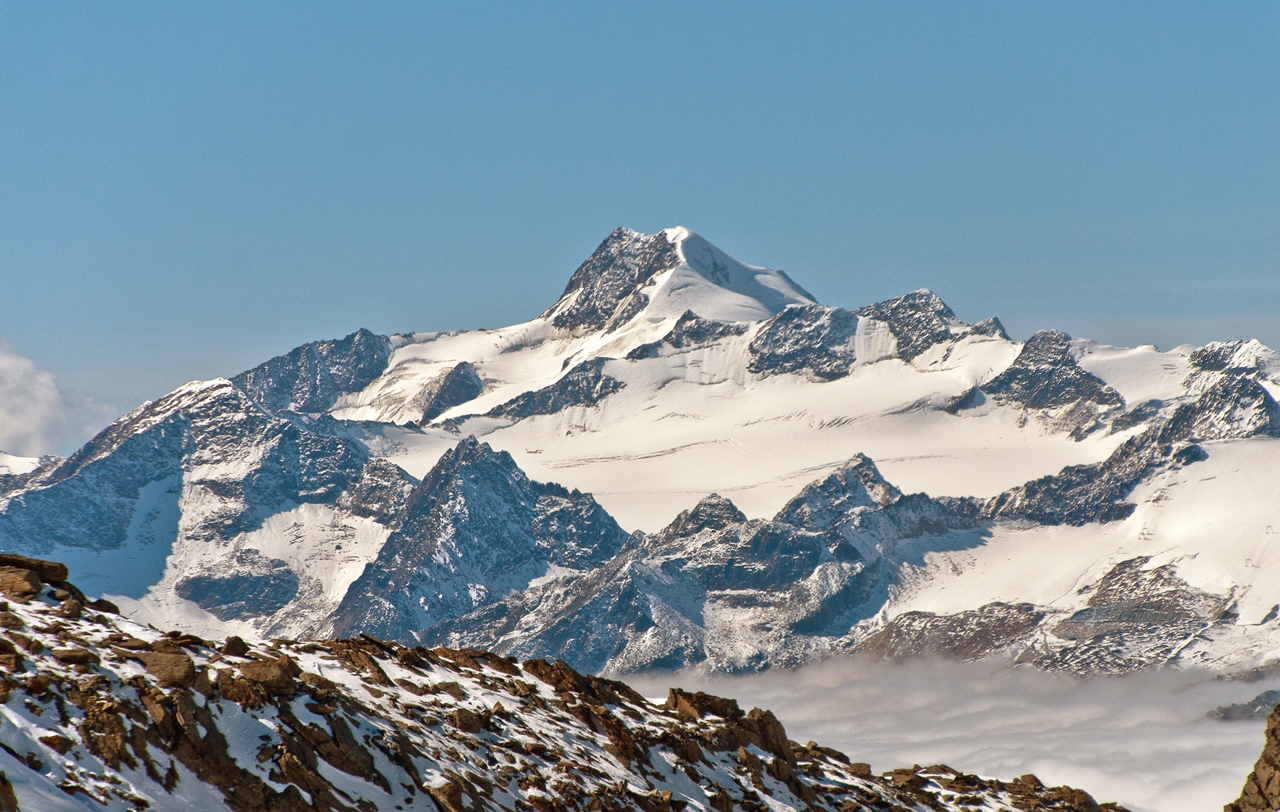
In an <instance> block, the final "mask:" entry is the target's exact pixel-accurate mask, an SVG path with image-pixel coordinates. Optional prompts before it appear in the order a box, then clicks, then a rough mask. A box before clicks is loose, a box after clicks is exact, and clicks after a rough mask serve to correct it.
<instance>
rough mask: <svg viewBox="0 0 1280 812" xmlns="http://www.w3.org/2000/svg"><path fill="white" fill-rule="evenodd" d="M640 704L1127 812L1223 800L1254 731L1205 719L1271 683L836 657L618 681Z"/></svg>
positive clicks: (889, 763) (1230, 795) (1235, 782)
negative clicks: (1045, 787) (1076, 791)
mask: <svg viewBox="0 0 1280 812" xmlns="http://www.w3.org/2000/svg"><path fill="white" fill-rule="evenodd" d="M628 681H629V682H630V683H631V684H633V685H635V686H636V688H637V690H640V691H641V692H642V693H644V694H645V695H646V696H655V697H657V696H662V697H664V696H665V695H666V688H667V686H669V685H673V684H674V685H680V686H681V687H684V688H686V689H688V690H704V691H708V692H710V693H714V694H719V695H721V696H731V697H735V698H737V699H738V701H739V703H740V704H741V705H742V706H743V709H744V710H746V709H748V708H750V707H752V706H758V707H761V708H769V709H771V710H772V711H773V712H774V713H775V714H776V715H777V716H778V718H779V719H780V720H782V722H783V724H784V726H785V727H786V729H787V734H788V735H789V736H790V737H791V738H792V739H795V740H797V741H807V740H810V739H812V740H815V741H817V742H819V743H821V744H825V745H827V746H831V747H835V748H836V749H838V750H841V751H843V752H845V753H847V754H848V755H849V756H850V757H852V758H854V759H855V760H858V761H867V762H870V763H871V765H872V767H873V768H874V769H876V770H877V771H883V770H888V769H892V768H894V767H900V766H907V765H911V764H921V765H926V766H927V765H931V764H939V763H942V764H947V765H949V766H951V767H954V768H956V769H960V770H966V771H968V772H973V773H978V774H981V775H985V776H988V777H994V778H1002V779H1005V780H1008V779H1010V778H1014V777H1016V776H1019V775H1022V774H1024V773H1035V774H1036V775H1037V776H1038V777H1039V778H1040V779H1041V780H1042V781H1044V782H1045V783H1046V784H1053V785H1057V784H1069V785H1071V786H1075V787H1079V788H1081V789H1084V790H1086V791H1088V792H1089V793H1090V794H1092V795H1093V796H1094V798H1096V799H1097V800H1098V801H1116V802H1119V803H1121V804H1123V805H1125V806H1126V807H1128V808H1130V809H1133V810H1135V812H1155V810H1160V812H1203V810H1208V809H1221V808H1222V806H1223V804H1226V803H1227V802H1229V801H1232V800H1235V798H1236V797H1238V796H1239V794H1240V788H1241V787H1242V786H1243V785H1244V780H1245V777H1246V776H1247V775H1248V774H1249V771H1250V770H1252V769H1253V763H1254V761H1256V760H1257V758H1258V755H1259V753H1261V752H1262V744H1263V727H1264V725H1263V723H1262V722H1261V721H1255V722H1219V721H1213V720H1209V719H1206V718H1205V716H1204V714H1205V713H1206V711H1208V710H1210V709H1212V708H1214V707H1217V706H1219V705H1223V704H1229V703H1232V702H1241V701H1246V700H1248V699H1252V698H1253V697H1254V696H1256V695H1258V694H1259V693H1261V692H1262V691H1264V690H1267V689H1268V688H1274V687H1277V684H1276V683H1274V682H1271V683H1269V682H1260V683H1254V684H1246V683H1239V682H1221V681H1215V680H1213V679H1211V678H1210V677H1208V676H1206V675H1205V674H1203V673H1198V672H1186V671H1183V672H1174V671H1165V672H1154V673H1145V674H1138V675H1135V676H1130V677H1124V678H1093V679H1087V680H1082V679H1074V678H1070V677H1060V676H1054V675H1051V674H1046V673H1043V672H1040V671H1035V670H1032V669H1016V670H1014V669H1009V668H1007V667H1005V666H1004V665H1003V664H1000V663H979V664H965V663H956V662H949V661H948V662H937V661H914V662H908V663H903V664H890V663H885V662H881V661H869V660H864V659H838V660H831V661H828V662H825V663H820V664H817V665H813V666H808V667H806V668H802V669H798V670H796V671H779V672H771V673H767V674H761V675H753V676H747V677H733V678H712V679H708V678H706V677H703V676H696V675H690V674H674V675H670V674H668V675H666V676H658V675H654V676H648V677H643V678H639V679H637V678H635V677H630V678H628Z"/></svg>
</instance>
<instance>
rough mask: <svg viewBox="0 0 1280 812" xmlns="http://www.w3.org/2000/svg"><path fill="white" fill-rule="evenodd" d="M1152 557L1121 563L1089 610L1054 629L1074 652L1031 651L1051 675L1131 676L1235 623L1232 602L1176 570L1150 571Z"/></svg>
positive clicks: (1098, 588)
mask: <svg viewBox="0 0 1280 812" xmlns="http://www.w3.org/2000/svg"><path fill="white" fill-rule="evenodd" d="M1148 561H1149V559H1148V558H1146V557H1137V558H1132V559H1129V560H1126V561H1122V562H1120V563H1118V564H1116V565H1115V566H1114V567H1112V569H1111V570H1110V571H1108V572H1107V574H1106V575H1105V576H1103V578H1102V579H1101V580H1100V581H1099V582H1098V583H1097V584H1096V585H1095V586H1094V593H1093V595H1091V596H1090V598H1089V601H1088V603H1087V604H1086V606H1085V608H1084V609H1081V610H1080V611H1078V612H1075V613H1074V614H1072V615H1071V616H1070V617H1068V618H1066V619H1065V620H1063V621H1061V622H1059V623H1057V624H1056V625H1055V626H1053V627H1052V629H1051V631H1052V633H1053V634H1054V635H1055V636H1057V637H1059V638H1062V639H1064V640H1070V641H1072V645H1069V646H1065V647H1062V648H1053V649H1051V650H1049V651H1041V652H1036V651H1032V652H1027V653H1025V654H1024V655H1022V656H1021V659H1022V660H1023V661H1026V662H1031V663H1034V664H1035V665H1036V666H1037V667H1039V668H1043V669H1046V670H1050V671H1068V672H1071V673H1075V674H1082V675H1084V674H1124V673H1128V672H1132V671H1137V670H1140V669H1143V668H1147V667H1150V666H1151V665H1152V664H1159V665H1165V664H1169V663H1170V662H1172V661H1173V659H1174V658H1175V657H1177V655H1178V650H1179V648H1180V647H1181V646H1182V644H1183V643H1184V642H1185V641H1186V640H1187V639H1189V638H1191V637H1193V636H1195V635H1197V634H1202V633H1207V632H1208V631H1209V630H1210V629H1211V628H1212V627H1213V626H1215V625H1218V624H1224V623H1232V622H1234V621H1235V615H1234V613H1233V610H1232V604H1231V601H1230V599H1229V598H1224V597H1223V596H1219V595H1212V594H1209V593H1207V592H1203V591H1201V590H1198V589H1195V588H1193V587H1191V586H1190V585H1189V584H1187V583H1186V582H1185V581H1183V580H1182V579H1181V578H1179V577H1178V576H1177V574H1176V570H1175V569H1174V567H1173V566H1172V565H1169V564H1166V565H1164V566H1161V567H1154V568H1152V569H1144V567H1145V566H1146V565H1147V562H1148Z"/></svg>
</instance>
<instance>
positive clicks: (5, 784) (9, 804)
mask: <svg viewBox="0 0 1280 812" xmlns="http://www.w3.org/2000/svg"><path fill="white" fill-rule="evenodd" d="M0 812H19V809H18V795H17V793H15V792H14V791H13V784H12V783H11V782H10V781H9V776H7V775H5V774H4V773H3V772H0Z"/></svg>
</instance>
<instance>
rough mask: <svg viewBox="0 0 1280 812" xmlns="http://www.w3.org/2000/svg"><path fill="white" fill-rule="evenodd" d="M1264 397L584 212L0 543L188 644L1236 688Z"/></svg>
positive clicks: (280, 375)
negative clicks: (513, 297) (545, 281)
mask: <svg viewBox="0 0 1280 812" xmlns="http://www.w3.org/2000/svg"><path fill="white" fill-rule="evenodd" d="M1277 394H1280V355H1278V354H1277V353H1275V352H1274V351H1272V350H1269V349H1268V348H1266V347H1263V346H1261V345H1260V344H1258V343H1257V342H1256V341H1249V342H1245V341H1235V342H1225V343H1218V344H1211V345H1208V346H1206V347H1202V348H1193V347H1180V348H1176V349H1174V350H1172V351H1169V352H1159V351H1158V350H1156V348H1154V347H1151V346H1144V347H1139V348H1136V349H1125V348H1116V347H1107V346H1101V345H1097V344H1095V343H1093V342H1089V341H1085V340H1076V339H1072V338H1071V337H1070V336H1067V335H1065V334H1063V333H1061V332H1057V331H1053V330H1046V331H1042V332H1039V333H1036V334H1035V335H1033V336H1031V337H1030V338H1028V339H1027V340H1026V341H1022V342H1017V341H1013V340H1011V339H1010V338H1009V337H1008V336H1007V335H1006V334H1005V332H1004V330H1003V328H1002V327H1001V326H1000V324H999V322H998V321H996V320H994V319H988V320H986V321H982V322H978V323H967V322H964V321H962V320H960V319H959V318H958V317H957V316H956V315H955V314H954V313H953V312H952V311H951V310H950V309H949V308H948V307H947V306H946V305H945V304H944V303H943V302H942V301H941V300H940V299H939V298H938V297H937V296H935V295H934V294H932V293H930V292H929V291H915V292H912V293H908V294H905V295H903V296H901V297H898V298H896V299H892V300H889V301H886V302H880V303H877V304H872V305H868V306H865V307H860V308H858V309H855V310H845V309H842V308H838V307H828V306H824V305H820V304H817V303H816V302H815V301H814V300H813V298H812V296H810V295H809V294H808V293H806V292H805V291H804V290H803V289H802V288H801V287H799V286H798V285H797V284H795V283H794V282H793V281H791V279H790V278H789V277H787V276H786V275H785V274H783V273H782V272H780V271H773V270H769V269H765V268H757V267H753V266H748V265H745V264H742V263H739V262H738V261H736V260H734V259H732V258H731V257H728V256H727V255H725V254H723V253H722V252H720V251H718V250H717V249H715V248H714V247H713V246H711V245H710V244H709V243H707V242H706V241H705V240H703V239H702V238H701V237H698V236H697V235H695V234H692V233H691V232H689V231H687V230H685V229H668V230H666V231H664V232H661V233H659V234H656V235H644V234H639V233H636V232H633V231H629V230H626V229H619V230H617V231H616V232H614V233H613V234H612V235H610V236H609V238H608V239H606V240H605V241H604V242H603V243H602V244H601V246H600V247H599V249H597V251H596V252H595V253H594V254H593V255H592V256H591V257H590V258H588V259H587V261H586V262H584V263H583V265H582V266H581V267H580V268H578V270H577V271H576V272H575V273H574V274H573V276H572V278H571V279H570V282H569V284H568V286H567V287H566V289H565V292H564V294H563V295H562V297H561V298H560V299H559V300H558V301H557V302H556V303H555V304H554V305H553V306H552V307H551V308H549V309H548V310H547V311H546V312H544V313H543V314H542V315H540V316H539V317H537V318H535V319H533V320H531V321H529V322H526V323H524V324H520V325H516V326H513V327H508V328H504V329H500V330H476V331H462V332H453V333H421V334H412V335H398V336H388V337H383V336H376V335H374V334H372V333H369V332H368V331H363V330H362V331H358V332H356V333H353V334H352V335H350V336H347V337H346V338H343V339H338V340H332V341H322V342H315V343H313V344H308V345H304V346H302V347H299V348H297V349H295V350H294V351H292V352H290V353H288V354H286V355H283V356H280V357H278V358H274V359H271V360H270V361H268V362H266V363H264V364H262V365H261V366H259V367H256V368H254V369H252V370H248V371H246V372H244V373H242V374H240V375H238V376H236V377H235V378H234V379H231V380H218V381H210V382H200V383H193V384H190V385H188V386H186V387H182V388H180V389H179V390H177V391H175V392H174V393H172V394H170V395H168V396H166V397H165V398H162V399H161V400H159V401H157V402H155V403H148V404H144V405H143V406H141V407H139V409H137V410H135V411H134V412H133V413H131V414H130V415H127V416H126V417H124V418H122V419H121V420H120V421H117V423H116V424H113V425H112V426H111V427H109V428H108V429H107V430H105V431H104V432H103V433H102V434H100V435H99V436H98V437H96V438H94V440H93V441H91V442H90V443H89V444H87V445H86V446H85V447H84V448H83V449H81V450H80V451H79V452H77V453H76V454H75V455H73V456H72V457H70V458H68V459H67V460H56V459H52V458H49V459H41V460H39V461H35V462H34V463H28V462H21V463H17V462H15V463H12V464H6V465H7V466H8V467H7V468H6V470H7V471H8V473H0V546H3V547H4V548H5V549H13V550H20V551H25V552H29V553H32V554H37V555H45V556H49V557H57V558H62V559H65V560H67V561H68V562H69V563H70V564H71V565H72V567H73V571H74V572H75V573H76V574H77V577H80V578H82V579H84V580H85V582H86V583H88V584H91V585H92V586H93V587H94V588H99V584H101V588H103V589H104V590H105V589H108V588H109V589H110V590H111V591H113V594H116V595H119V596H120V602H121V603H122V605H124V606H126V607H127V609H128V611H130V612H131V613H133V614H134V615H135V616H137V617H139V618H145V619H147V620H149V621H151V622H154V623H157V624H164V625H183V626H184V627H185V628H189V629H192V630H194V631H196V632H199V633H208V632H207V630H210V629H223V628H228V627H229V628H232V629H235V630H236V631H237V632H239V633H241V634H244V635H247V636H273V635H282V634H287V635H316V636H327V635H331V634H334V633H343V634H350V633H356V632H359V631H361V630H372V631H375V632H376V633H378V634H381V635H384V636H389V637H395V638H398V639H401V640H406V641H408V640H448V641H451V642H453V643H454V644H460V645H465V644H472V643H474V642H483V643H484V644H485V645H489V646H493V647H495V648H497V649H499V650H502V651H513V652H520V653H522V654H523V655H531V654H539V655H547V656H562V657H564V658H566V659H568V660H569V661H570V662H572V663H574V664H576V665H577V666H579V667H582V668H587V669H598V668H614V669H638V668H652V667H678V666H683V665H695V664H702V665H703V666H704V667H709V668H712V669H726V670H742V669H748V670H750V669H757V668H767V667H770V666H777V665H783V664H794V663H799V662H804V661H807V660H809V659H813V658H817V657H824V656H828V655H830V654H834V653H839V652H845V651H856V650H868V651H873V652H876V653H878V654H880V655H882V656H886V657H891V658H893V657H903V656H910V655H913V654H919V653H925V652H937V653H944V654H950V655H953V656H960V657H980V656H988V655H994V654H1002V653H1006V652H1007V653H1009V654H1011V655H1014V656H1019V657H1021V658H1022V659H1023V660H1024V661H1027V662H1033V663H1036V664H1037V665H1040V666H1042V667H1045V668H1049V669H1054V670H1068V671H1075V672H1095V671H1106V672H1115V671H1127V670H1131V669H1134V668H1140V667H1145V666H1149V665H1155V664H1166V663H1169V664H1187V663H1196V664H1204V665H1208V666H1210V667H1214V668H1236V667H1246V666H1252V665H1256V664H1259V663H1261V662H1265V661H1270V660H1271V659H1275V658H1276V657H1277V656H1278V655H1280V652H1277V651H1276V649H1277V648H1278V647H1277V646H1276V645H1275V644H1274V643H1273V642H1272V639H1271V638H1272V635H1273V634H1274V632H1275V630H1276V624H1277V617H1276V615H1277V614H1278V613H1280V610H1277V611H1272V607H1273V606H1277V605H1280V592H1278V591H1277V589H1276V588H1274V587H1273V586H1272V585H1273V584H1277V583H1280V577H1276V576H1277V575H1280V572H1276V571H1273V568H1276V567H1280V560H1273V559H1275V556H1273V555H1271V554H1270V552H1269V541H1270V538H1269V537H1270V536H1271V535H1274V534H1273V533H1271V532H1269V531H1268V529H1267V528H1271V529H1272V530H1274V529H1275V528H1276V527H1278V526H1280V516H1277V515H1276V514H1275V513H1274V511H1275V507H1274V506H1275V505H1276V504H1277V502H1276V499H1275V496H1276V492H1277V489H1278V488H1280V473H1278V472H1280V465H1276V459H1277V456H1276V452H1277V450H1278V448H1277V443H1280V440H1277V439H1276V438H1277V436H1280V406H1277V403H1276V400H1275V397H1276V395H1277ZM472 437H474V438H476V439H469V438H472ZM867 471H873V472H874V476H871V475H869V474H868V476H869V477H870V478H869V479H868V478H867V477H864V476H863V474H865V473H866V472H867ZM854 474H856V475H854ZM832 483H835V484H832ZM868 483H871V484H870V485H869V484H868ZM873 486H874V487H873ZM868 487H871V488H872V490H875V489H879V490H878V491H877V492H879V493H881V494H882V495H883V494H890V495H891V498H885V499H879V498H876V499H871V500H870V501H867V500H866V499H864V498H863V496H865V493H868V492H869V491H866V488H868ZM712 493H715V494H718V497H716V498H715V499H711V500H709V501H708V500H706V499H705V498H706V497H708V495H709V494H712ZM860 494H861V495H860ZM819 497H820V498H819ZM814 499H818V502H822V504H823V507H822V510H819V511H817V512H814V511H813V510H811V508H813V506H814V505H815V504H817V502H814ZM796 500H799V501H798V502H797V501H796ZM823 500H825V501H823ZM797 504H800V505H804V506H807V507H805V508H804V510H800V509H797V508H796V507H795V506H796V505H797ZM695 506H698V507H697V508H696V509H695ZM699 517H700V518H699ZM628 531H631V533H632V534H631V536H630V537H629V538H628V537H627V532H628ZM708 562H719V563H718V564H716V565H715V566H718V567H719V569H718V570H717V569H716V568H715V566H711V565H709V564H708ZM94 578H100V579H101V581H93V580H92V579H94ZM109 585H110V586H109Z"/></svg>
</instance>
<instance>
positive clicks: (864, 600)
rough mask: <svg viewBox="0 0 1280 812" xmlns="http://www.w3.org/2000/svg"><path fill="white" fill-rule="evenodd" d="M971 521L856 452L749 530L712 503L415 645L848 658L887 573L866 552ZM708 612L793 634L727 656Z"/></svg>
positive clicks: (600, 654) (637, 665) (669, 664)
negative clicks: (741, 614) (898, 484)
mask: <svg viewBox="0 0 1280 812" xmlns="http://www.w3.org/2000/svg"><path fill="white" fill-rule="evenodd" d="M966 521H967V520H965V519H964V518H963V517H960V516H958V515H956V514H954V513H952V512H950V511H949V510H947V509H946V508H944V507H943V506H942V505H940V504H939V503H937V502H934V501H933V500H930V499H929V498H928V497H927V496H924V495H915V496H908V497H904V496H902V495H901V494H900V493H899V492H898V491H897V489H896V488H893V486H891V485H889V484H888V483H886V482H885V481H884V480H883V479H882V478H881V477H880V475H879V473H878V472H877V471H876V469H875V466H874V464H873V463H871V461H870V460H868V459H866V458H865V457H862V456H858V457H856V458H855V459H854V460H853V461H851V462H850V464H849V465H847V466H845V467H843V468H841V469H840V470H838V471H836V472H834V473H833V474H831V475H829V476H828V477H825V478H824V479H823V480H820V481H818V482H815V483H814V484H813V485H811V486H809V488H807V489H806V490H805V492H804V493H802V494H801V495H800V496H799V497H797V498H796V499H795V500H793V501H792V502H791V503H790V504H789V505H788V506H787V507H786V508H784V509H783V511H781V512H780V513H779V515H778V517H776V518H775V520H774V521H771V522H769V521H761V520H758V519H757V520H747V519H746V518H745V517H744V516H743V514H742V513H741V512H740V511H739V510H738V509H737V508H736V507H734V506H733V504H732V503H731V502H729V501H728V500H727V499H724V498H723V497H720V496H717V495H712V496H709V497H707V498H706V499H703V500H702V501H701V502H700V503H699V504H698V505H697V506H695V507H694V508H693V509H691V510H688V511H685V512H683V513H681V514H680V515H679V516H678V517H677V518H676V519H675V520H674V521H673V522H672V523H671V524H670V525H668V526H667V527H666V528H665V529H663V530H662V531H660V532H659V533H656V534H654V535H652V536H647V537H646V536H644V535H643V534H639V533H637V534H633V536H632V537H631V539H629V540H628V543H627V546H626V547H625V548H624V550H623V551H622V553H620V554H619V555H618V556H617V557H615V558H614V559H613V560H611V561H609V562H608V563H606V564H605V565H604V566H603V567H601V568H599V569H597V570H594V571H591V572H588V573H586V574H584V575H582V576H580V577H575V578H571V579H565V580H562V581H559V582H553V583H551V584H547V585H544V586H539V587H534V588H530V589H526V590H523V591H520V592H516V593H514V594H512V595H510V596H507V597H505V598H503V599H502V600H500V601H498V602H496V603H494V604H490V605H489V606H485V607H480V608H478V609H476V610H474V611H473V612H471V613H469V614H467V615H465V616H462V617H459V618H457V619H456V620H452V621H449V622H446V623H443V624H440V625H438V626H435V627H432V628H429V629H426V630H424V631H423V632H421V633H420V635H419V636H420V639H421V640H423V641H424V642H431V643H450V642H456V641H461V640H468V641H472V642H475V643H477V644H480V645H485V646H490V647H495V648H497V649H498V650H500V651H503V652H504V653H511V654H515V655H517V656H521V657H555V658H559V659H563V660H566V661H567V662H569V663H571V664H573V665H574V666H575V667H579V668H584V669H588V670H592V671H598V670H601V669H605V668H609V669H617V670H621V671H640V670H649V669H666V668H682V667H685V666H690V665H695V664H708V665H709V666H710V667H711V668H713V669H715V670H719V671H752V670H759V669H762V668H768V667H771V666H778V665H784V664H787V663H789V662H793V661H794V662H797V663H798V662H800V661H803V659H804V658H805V657H806V656H807V655H800V654H798V653H793V654H789V653H787V652H799V651H825V650H829V651H833V652H834V651H838V650H841V646H843V645H845V644H843V643H840V642H839V641H840V639H841V638H842V637H843V636H844V635H847V634H848V633H849V630H850V627H851V625H852V624H853V623H854V622H856V621H857V620H860V619H863V618H865V617H866V616H867V615H866V614H861V615H860V614H858V613H859V611H861V610H860V608H861V607H864V606H866V605H868V601H869V600H870V598H871V597H872V595H873V594H876V590H877V589H880V588H882V587H883V584H884V579H885V578H886V577H889V575H890V572H891V571H890V570H889V569H888V568H886V567H883V566H882V565H881V563H880V560H879V558H878V556H879V553H876V552H872V555H874V556H877V558H875V560H871V561H868V560H867V559H865V558H864V555H863V553H862V552H860V551H859V548H858V544H865V546H866V547H867V549H868V550H871V551H874V550H876V548H877V545H883V544H891V543H892V541H891V540H895V539H905V538H914V537H916V536H919V535H922V534H926V533H927V534H933V533H946V532H949V531H950V530H951V529H953V528H954V527H959V526H963V525H965V523H966ZM713 606H714V607H717V608H718V609H724V610H730V611H737V610H755V611H754V612H753V613H752V614H753V615H754V616H755V617H757V618H759V621H758V622H759V623H760V624H761V625H762V626H767V627H769V628H774V629H778V630H782V629H785V630H786V634H787V635H788V636H787V637H786V638H785V642H782V643H780V644H778V646H779V647H778V649H777V650H769V651H763V650H762V651H751V650H743V651H742V652H739V653H732V652H731V653H726V652H724V651H723V650H721V649H719V648H718V640H717V638H716V635H715V633H713V632H712V631H711V629H709V628H708V621H707V619H706V618H705V617H704V613H705V612H706V610H707V609H708V608H710V607H713ZM870 614H874V609H871V610H870ZM789 658H795V659H794V660H792V659H789ZM708 661H710V662H708Z"/></svg>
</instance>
